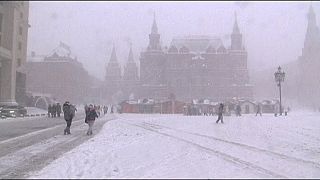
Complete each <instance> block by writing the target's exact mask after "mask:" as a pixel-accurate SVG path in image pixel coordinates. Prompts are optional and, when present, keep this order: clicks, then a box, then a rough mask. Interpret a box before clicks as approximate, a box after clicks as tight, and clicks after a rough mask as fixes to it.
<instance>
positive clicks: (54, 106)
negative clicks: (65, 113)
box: [52, 104, 57, 117]
mask: <svg viewBox="0 0 320 180" xmlns="http://www.w3.org/2000/svg"><path fill="white" fill-rule="evenodd" d="M56 116H57V106H56V105H55V104H53V105H52V117H56Z"/></svg>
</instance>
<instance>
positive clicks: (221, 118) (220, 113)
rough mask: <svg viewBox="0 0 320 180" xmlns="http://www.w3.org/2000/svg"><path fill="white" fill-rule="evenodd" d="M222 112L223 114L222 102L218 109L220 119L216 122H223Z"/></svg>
mask: <svg viewBox="0 0 320 180" xmlns="http://www.w3.org/2000/svg"><path fill="white" fill-rule="evenodd" d="M222 114H223V104H222V103H220V105H219V110H218V120H217V121H216V123H218V122H219V120H221V123H223V116H222Z"/></svg>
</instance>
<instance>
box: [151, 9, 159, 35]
mask: <svg viewBox="0 0 320 180" xmlns="http://www.w3.org/2000/svg"><path fill="white" fill-rule="evenodd" d="M151 34H158V27H157V22H156V13H155V12H153V24H152V29H151Z"/></svg>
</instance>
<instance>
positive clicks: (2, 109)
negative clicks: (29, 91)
mask: <svg viewBox="0 0 320 180" xmlns="http://www.w3.org/2000/svg"><path fill="white" fill-rule="evenodd" d="M26 114H27V109H26V108H24V107H23V106H19V105H17V106H0V116H1V118H6V117H23V116H25V115H26Z"/></svg>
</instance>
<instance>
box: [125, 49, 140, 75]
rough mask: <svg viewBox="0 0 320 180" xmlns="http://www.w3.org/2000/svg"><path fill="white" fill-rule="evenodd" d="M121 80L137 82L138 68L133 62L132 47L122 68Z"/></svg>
mask: <svg viewBox="0 0 320 180" xmlns="http://www.w3.org/2000/svg"><path fill="white" fill-rule="evenodd" d="M123 80H125V81H137V80H138V67H137V65H136V63H135V62H134V60H133V53H132V47H130V51H129V56H128V61H127V64H126V66H125V68H124V73H123Z"/></svg>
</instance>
